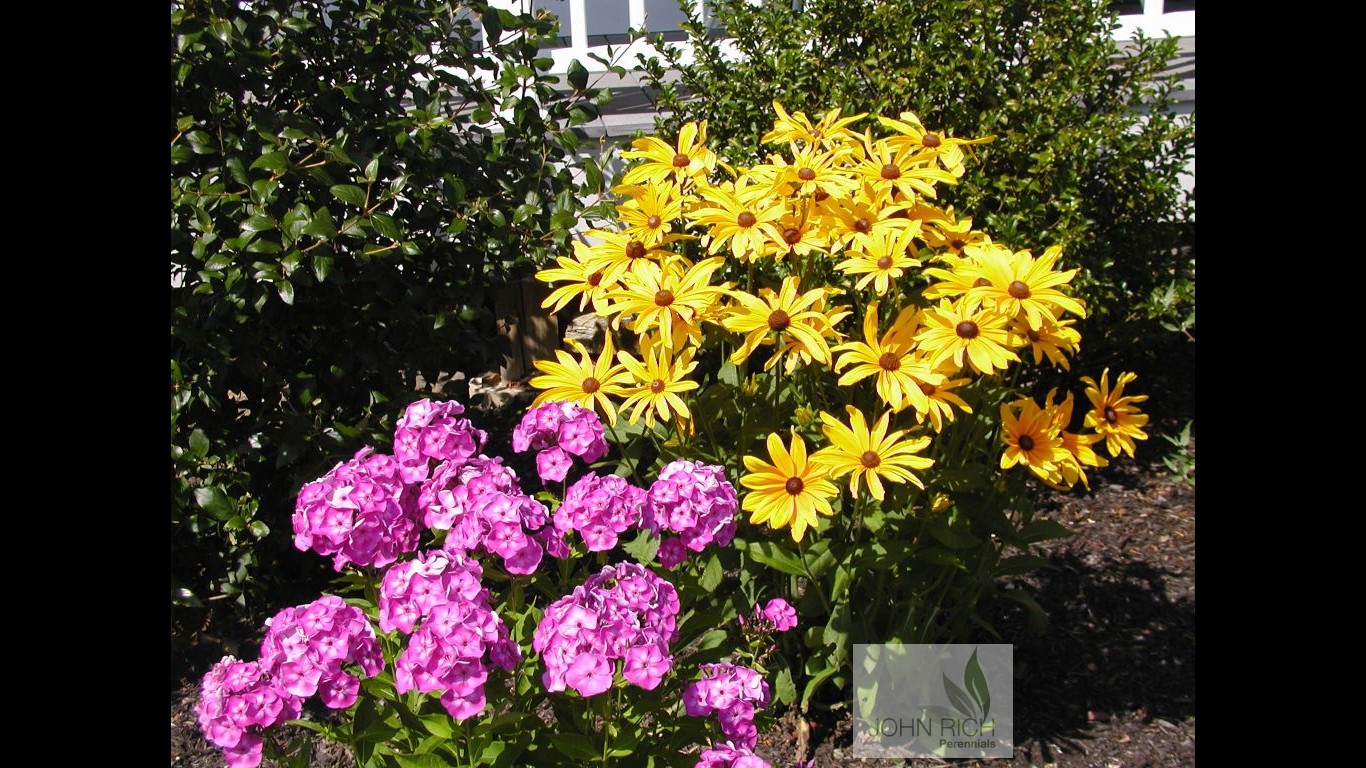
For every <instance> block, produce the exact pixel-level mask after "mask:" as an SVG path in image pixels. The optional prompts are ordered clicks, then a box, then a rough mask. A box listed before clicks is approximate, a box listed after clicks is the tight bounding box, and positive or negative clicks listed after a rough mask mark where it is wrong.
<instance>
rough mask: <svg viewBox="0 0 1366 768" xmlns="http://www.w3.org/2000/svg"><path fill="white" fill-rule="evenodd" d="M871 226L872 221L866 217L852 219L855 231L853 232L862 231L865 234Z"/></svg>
mask: <svg viewBox="0 0 1366 768" xmlns="http://www.w3.org/2000/svg"><path fill="white" fill-rule="evenodd" d="M872 228H873V225H872V223H871V222H869V221H868V220H867V219H865V218H862V217H860V218H857V219H854V231H855V232H862V233H863V234H865V235H866V234H868V232H869V230H871V229H872Z"/></svg>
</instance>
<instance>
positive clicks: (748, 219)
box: [735, 211, 758, 229]
mask: <svg viewBox="0 0 1366 768" xmlns="http://www.w3.org/2000/svg"><path fill="white" fill-rule="evenodd" d="M756 221H758V219H756V218H754V214H752V213H750V212H749V211H742V212H741V213H740V215H739V216H736V217H735V223H736V224H739V225H740V226H742V227H744V228H746V229H749V228H750V227H752V226H754V222H756Z"/></svg>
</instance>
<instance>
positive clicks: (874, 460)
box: [859, 451, 882, 469]
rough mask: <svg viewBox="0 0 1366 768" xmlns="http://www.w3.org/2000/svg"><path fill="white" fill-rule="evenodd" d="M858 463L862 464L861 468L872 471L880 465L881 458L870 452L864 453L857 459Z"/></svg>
mask: <svg viewBox="0 0 1366 768" xmlns="http://www.w3.org/2000/svg"><path fill="white" fill-rule="evenodd" d="M859 461H861V462H863V466H865V467H867V468H869V469H872V468H874V467H876V466H877V465H879V464H881V463H882V457H880V456H878V455H877V454H876V453H873V452H872V451H864V452H863V455H862V456H860V457H859Z"/></svg>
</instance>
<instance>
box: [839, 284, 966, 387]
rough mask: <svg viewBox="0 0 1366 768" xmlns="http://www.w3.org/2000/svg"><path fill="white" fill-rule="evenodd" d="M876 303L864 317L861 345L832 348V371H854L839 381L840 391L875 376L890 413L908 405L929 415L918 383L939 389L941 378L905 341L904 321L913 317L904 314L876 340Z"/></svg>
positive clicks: (856, 342) (908, 342)
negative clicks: (836, 356) (834, 359)
mask: <svg viewBox="0 0 1366 768" xmlns="http://www.w3.org/2000/svg"><path fill="white" fill-rule="evenodd" d="M877 309H878V303H877V302H876V301H874V302H872V303H871V304H869V305H868V309H867V310H866V312H865V314H864V316H863V341H850V342H846V343H844V344H841V345H839V346H838V347H835V349H834V351H835V352H839V353H841V354H840V356H839V359H838V360H836V361H835V370H836V371H841V370H843V369H844V368H845V367H847V366H850V365H852V366H853V368H851V369H850V370H849V372H848V373H845V374H844V375H843V376H841V377H840V379H839V385H840V386H841V387H845V386H848V385H850V384H853V383H855V382H858V381H861V380H863V379H865V378H867V377H869V376H873V375H876V376H877V382H876V388H877V393H878V396H879V397H881V398H882V402H884V403H886V404H887V405H888V406H889V407H890V408H891V409H892V410H893V411H899V410H901V409H903V408H905V407H906V406H907V405H910V406H912V407H914V408H915V409H916V410H917V411H928V410H929V408H930V404H929V398H928V397H927V396H926V395H925V393H924V392H923V391H922V390H921V388H920V385H921V383H922V382H923V383H926V384H933V385H935V386H938V385H940V384H942V383H943V382H944V377H943V376H942V375H940V374H937V373H935V372H934V371H932V370H931V369H930V366H929V365H928V364H926V363H925V361H924V360H921V359H920V358H919V356H918V355H916V354H915V345H914V344H913V343H911V341H910V340H909V339H908V338H906V337H907V332H906V330H905V322H904V319H909V318H912V317H915V315H914V314H910V315H908V314H907V313H905V312H903V313H902V315H901V316H900V317H898V318H897V320H898V321H899V322H897V323H893V324H892V327H891V328H890V329H889V330H888V331H887V333H885V334H883V335H882V337H881V338H878V333H877V331H878V322H877Z"/></svg>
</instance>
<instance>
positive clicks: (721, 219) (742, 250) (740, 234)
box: [685, 182, 787, 261]
mask: <svg viewBox="0 0 1366 768" xmlns="http://www.w3.org/2000/svg"><path fill="white" fill-rule="evenodd" d="M698 194H699V195H701V196H702V197H703V198H704V199H705V200H706V201H707V202H706V203H703V204H700V205H698V206H697V207H695V208H693V209H692V210H691V211H688V212H687V213H686V214H685V215H686V216H687V217H688V219H690V220H691V221H693V222H694V223H696V224H701V225H704V226H709V227H711V229H710V230H709V231H708V233H707V239H708V240H709V242H708V244H707V252H708V253H716V252H717V251H720V250H721V249H723V248H725V247H726V245H727V244H729V245H730V252H731V255H732V256H734V257H735V259H736V260H737V261H752V260H754V259H756V258H758V256H759V254H761V253H763V252H764V244H765V242H766V241H778V240H782V237H783V236H782V233H781V232H779V231H778V227H777V224H776V222H777V221H778V220H779V219H781V218H782V217H783V214H784V213H785V212H786V210H787V207H786V205H785V204H784V203H783V201H782V200H781V199H775V198H771V197H768V196H767V195H764V196H762V197H756V196H755V195H754V194H753V192H752V191H750V190H749V189H748V188H747V187H746V186H745V182H740V183H737V184H736V185H733V186H732V185H729V184H727V185H723V186H716V187H703V188H702V189H701V190H699V191H698Z"/></svg>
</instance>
